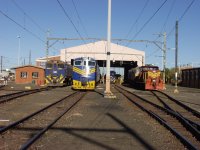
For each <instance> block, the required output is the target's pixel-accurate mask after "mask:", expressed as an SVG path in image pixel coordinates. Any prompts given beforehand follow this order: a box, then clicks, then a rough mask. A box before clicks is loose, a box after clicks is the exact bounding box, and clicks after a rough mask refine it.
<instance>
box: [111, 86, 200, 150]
mask: <svg viewBox="0 0 200 150" xmlns="http://www.w3.org/2000/svg"><path fill="white" fill-rule="evenodd" d="M115 89H116V90H117V91H119V92H120V93H121V94H123V95H124V96H125V97H126V98H127V99H128V100H129V101H130V102H132V103H133V104H135V105H136V106H138V107H139V108H140V109H142V110H143V111H145V112H146V113H148V114H149V115H151V116H152V117H153V118H155V119H156V120H157V121H158V122H160V123H161V124H162V125H163V126H165V127H166V128H167V129H168V130H170V131H171V132H172V133H173V134H174V135H175V136H176V137H177V138H178V139H179V140H180V141H181V142H182V143H183V144H184V145H185V146H186V147H187V148H188V149H195V150H196V149H199V147H200V133H199V131H198V130H197V129H196V128H195V127H194V126H193V125H192V124H191V123H190V122H188V121H187V120H186V119H185V118H184V117H182V115H180V114H179V113H177V112H175V111H173V110H170V109H169V108H166V107H167V104H165V108H164V107H161V106H159V105H157V104H155V103H152V102H150V101H148V100H147V99H144V98H142V97H140V96H138V95H136V94H133V93H131V92H129V91H127V90H125V89H124V88H122V87H121V86H115ZM169 107H170V106H169Z"/></svg>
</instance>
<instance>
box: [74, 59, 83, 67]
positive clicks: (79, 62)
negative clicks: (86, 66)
mask: <svg viewBox="0 0 200 150" xmlns="http://www.w3.org/2000/svg"><path fill="white" fill-rule="evenodd" d="M81 63H82V61H81V60H76V61H75V62H74V66H81Z"/></svg>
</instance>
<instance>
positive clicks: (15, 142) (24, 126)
mask: <svg viewBox="0 0 200 150" xmlns="http://www.w3.org/2000/svg"><path fill="white" fill-rule="evenodd" d="M85 94H86V92H74V93H72V94H70V95H68V96H65V97H64V98H62V99H59V100H58V101H56V102H54V103H52V104H50V105H48V106H46V107H44V108H42V109H40V110H39V111H37V112H34V113H32V114H30V115H28V116H26V117H24V118H22V119H20V120H18V121H16V122H14V123H12V124H10V125H8V126H5V127H2V128H0V135H1V136H0V145H1V147H0V149H12V148H13V147H15V148H16V149H21V150H25V149H27V148H29V147H31V145H32V144H33V143H34V142H36V141H37V140H38V139H40V137H42V135H43V134H44V133H45V132H46V131H47V130H49V129H50V128H51V127H52V126H53V125H54V124H55V123H56V122H57V121H58V120H59V119H61V117H62V116H63V115H65V114H66V113H67V112H68V111H69V110H71V109H72V108H73V107H74V106H75V105H76V104H77V103H78V102H79V101H80V100H81V99H82V98H83V97H84V96H85Z"/></svg>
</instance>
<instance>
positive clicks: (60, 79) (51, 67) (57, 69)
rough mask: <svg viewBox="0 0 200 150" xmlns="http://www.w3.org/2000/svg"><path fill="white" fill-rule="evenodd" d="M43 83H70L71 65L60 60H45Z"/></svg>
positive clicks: (52, 84) (60, 84)
mask: <svg viewBox="0 0 200 150" xmlns="http://www.w3.org/2000/svg"><path fill="white" fill-rule="evenodd" d="M45 83H46V85H47V86H65V85H71V84H72V66H71V65H69V64H67V63H65V62H62V61H54V60H50V61H47V62H46V67H45Z"/></svg>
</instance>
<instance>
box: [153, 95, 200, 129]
mask: <svg viewBox="0 0 200 150" xmlns="http://www.w3.org/2000/svg"><path fill="white" fill-rule="evenodd" d="M150 92H151V93H152V94H153V95H152V96H155V97H156V99H157V100H158V101H159V102H160V103H162V105H163V107H164V108H167V109H169V110H172V111H174V112H177V113H178V114H179V115H180V116H182V117H183V118H184V119H186V120H187V121H188V122H189V123H190V124H192V125H193V126H194V127H195V128H196V129H197V130H199V131H200V113H199V112H198V111H196V110H194V109H192V108H190V107H188V106H187V105H185V104H183V103H181V102H180V101H178V100H176V99H174V98H172V97H171V96H169V95H167V94H166V93H164V92H161V91H150Z"/></svg>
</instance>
